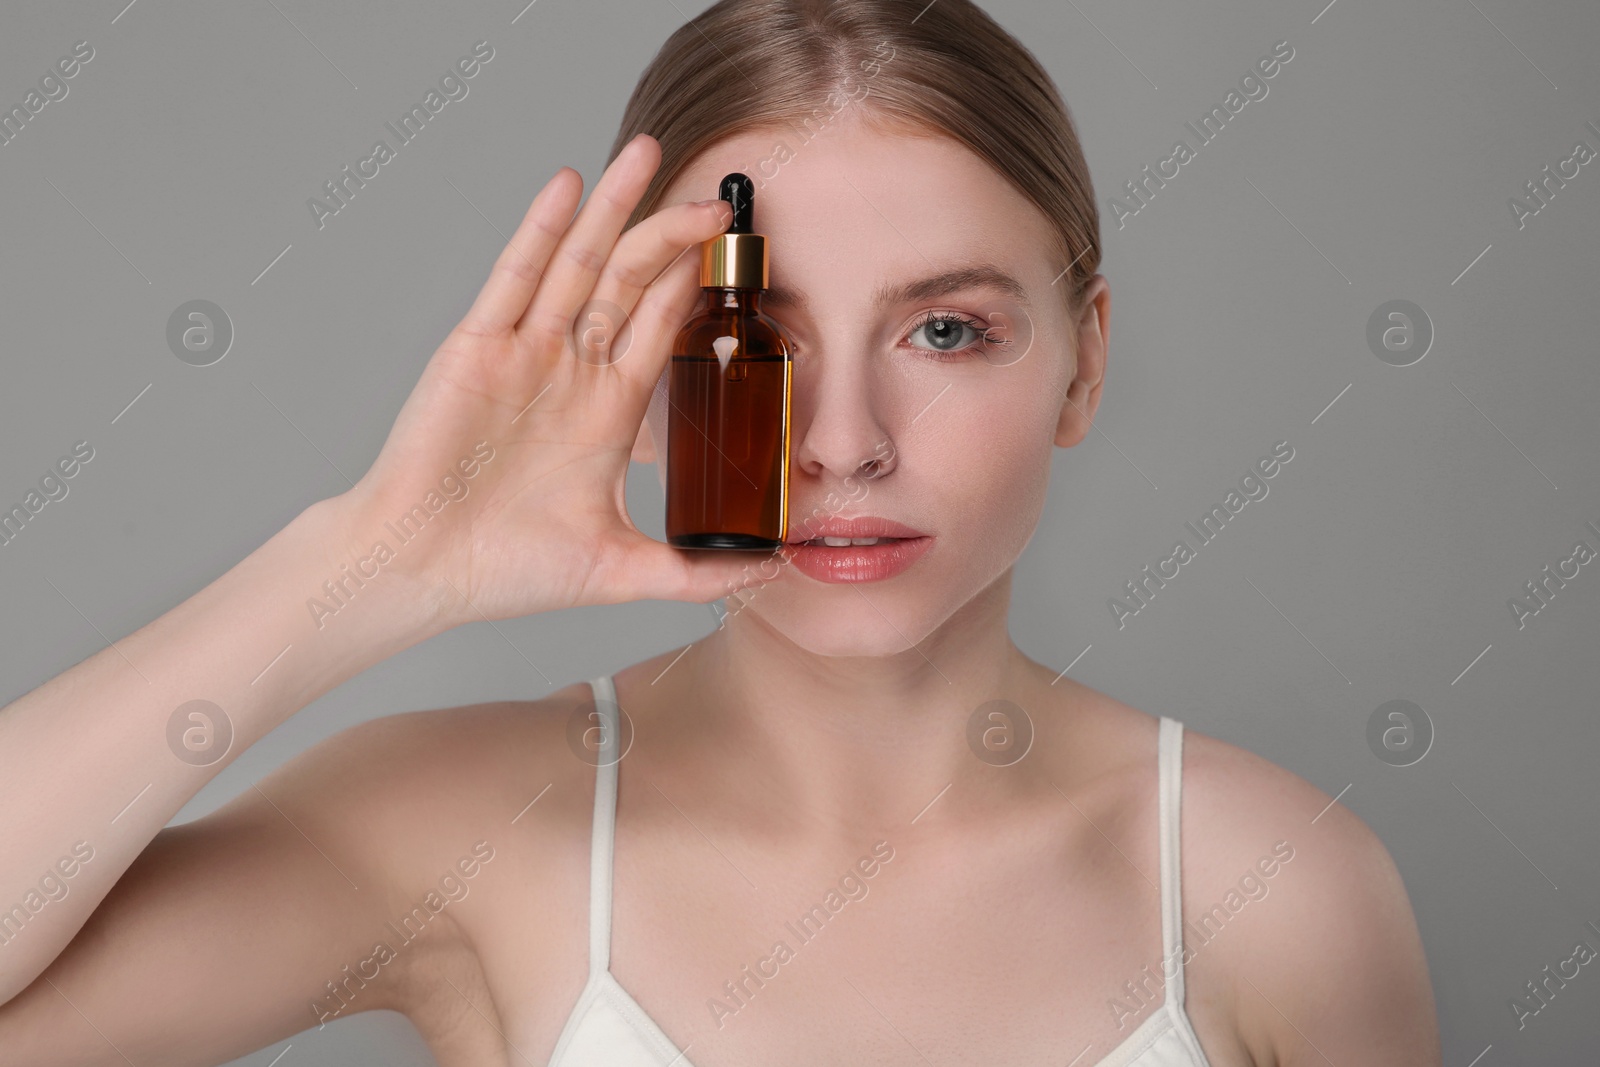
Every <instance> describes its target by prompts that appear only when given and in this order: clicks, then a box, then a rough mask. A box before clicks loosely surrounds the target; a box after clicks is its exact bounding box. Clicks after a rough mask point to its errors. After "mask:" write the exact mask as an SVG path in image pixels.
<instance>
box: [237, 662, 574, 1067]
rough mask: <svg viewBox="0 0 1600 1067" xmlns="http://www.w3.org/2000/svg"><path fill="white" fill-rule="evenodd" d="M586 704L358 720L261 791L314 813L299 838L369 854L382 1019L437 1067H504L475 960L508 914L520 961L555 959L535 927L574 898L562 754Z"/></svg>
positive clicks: (568, 699) (567, 779) (528, 703)
mask: <svg viewBox="0 0 1600 1067" xmlns="http://www.w3.org/2000/svg"><path fill="white" fill-rule="evenodd" d="M588 696H589V690H588V687H587V685H586V684H585V683H581V682H580V683H577V684H575V685H570V686H566V687H564V688H562V689H560V690H557V691H555V692H553V693H551V694H549V695H547V696H545V697H543V698H540V699H536V700H525V701H498V702H488V703H481V704H468V705H461V706H456V707H445V708H434V709H426V710H418V711H407V712H400V713H396V714H391V715H385V716H382V717H379V718H375V719H370V720H367V721H365V722H362V723H359V724H357V725H355V726H351V727H349V728H347V729H345V730H342V731H340V732H339V733H337V734H335V735H333V736H331V737H329V738H327V739H326V740H324V741H322V742H321V743H319V744H318V745H316V746H314V747H313V748H312V749H310V750H308V751H307V752H305V753H303V754H301V755H300V756H299V757H297V758H296V759H295V760H293V761H291V762H290V763H289V764H287V765H286V766H285V767H283V768H281V769H280V770H279V771H277V772H275V774H273V775H271V776H269V777H268V779H267V780H265V781H263V783H262V789H263V790H264V791H265V793H266V795H268V796H276V795H278V794H279V793H282V794H284V795H289V796H293V797H294V798H295V800H294V806H295V807H296V808H298V809H301V810H302V811H305V812H312V811H318V812H322V813H323V814H321V815H318V816H315V817H314V818H313V819H312V822H311V823H310V824H308V829H307V832H308V833H309V834H310V835H311V836H312V837H313V838H315V837H316V836H317V831H316V830H315V829H313V828H312V827H314V826H322V827H324V828H325V829H326V831H327V832H328V833H329V834H330V836H331V837H332V838H333V839H335V840H338V841H341V842H350V841H356V840H359V841H361V842H363V845H362V846H361V847H362V848H364V849H366V850H368V851H369V852H370V853H371V858H370V860H369V862H367V863H366V864H365V866H366V867H367V868H368V869H377V870H381V871H382V872H383V874H384V882H385V884H383V885H382V886H381V887H379V888H378V890H377V891H378V894H379V899H378V900H375V901H374V904H373V908H372V910H371V912H370V913H371V915H372V917H373V921H374V922H375V923H377V924H378V925H376V926H375V927H374V939H375V941H376V942H377V943H378V944H381V945H382V946H384V947H386V948H387V949H388V950H389V951H387V952H386V953H384V954H383V955H382V957H381V958H379V959H377V960H376V961H375V962H374V963H373V965H372V966H371V967H370V968H369V971H372V970H376V971H379V972H380V973H381V974H382V975H383V976H384V977H383V979H382V983H381V984H383V985H385V986H387V992H386V996H385V998H384V1000H385V1003H384V1004H383V1006H388V1007H393V1008H394V1009H395V1010H398V1011H400V1012H402V1013H404V1014H405V1015H406V1016H408V1017H409V1018H410V1019H411V1021H412V1022H413V1024H414V1025H416V1026H417V1028H418V1030H419V1031H420V1032H421V1033H422V1034H423V1035H424V1037H426V1038H427V1040H428V1042H429V1044H430V1047H431V1048H432V1049H433V1051H434V1054H435V1056H436V1057H439V1058H440V1061H441V1062H456V1061H458V1059H459V1061H460V1062H496V1059H495V1057H498V1056H499V1055H501V1053H500V1050H499V1049H498V1047H496V1046H495V1045H494V1042H493V1039H492V1033H493V1027H491V1026H487V1025H486V1024H485V1019H487V1020H488V1021H489V1022H490V1023H492V1024H493V1026H495V1027H500V1028H501V1029H504V1021H503V1020H500V1019H499V1018H498V1017H497V1016H496V1013H495V1009H494V1006H493V1005H494V998H493V997H492V996H491V995H490V984H489V980H488V974H487V969H486V957H485V952H484V949H485V947H486V946H488V945H490V944H491V943H492V941H493V940H494V938H495V937H496V936H497V935H500V934H502V933H503V931H504V930H505V928H506V927H507V925H508V924H507V922H506V921H505V917H506V916H507V914H508V909H512V912H511V913H512V914H515V915H516V916H517V917H518V919H519V922H520V928H519V936H522V937H525V938H527V939H528V940H529V942H531V943H530V944H528V945H527V946H526V947H527V949H529V950H530V951H529V952H528V955H529V957H530V958H534V959H540V958H545V956H546V954H547V953H548V954H549V955H551V956H559V953H556V952H552V951H550V950H551V949H552V946H551V945H548V944H543V943H539V942H540V938H541V937H542V936H543V935H544V934H545V933H546V931H544V930H542V929H540V927H539V925H538V918H539V916H541V915H544V914H547V913H549V912H552V911H555V912H559V911H561V910H562V909H561V908H559V907H555V908H548V907H541V906H540V905H541V904H545V905H548V904H557V905H559V904H560V903H562V902H563V900H562V899H559V898H562V897H563V894H567V895H570V894H571V893H573V892H574V889H573V887H574V886H577V887H579V889H580V890H581V887H583V886H584V885H586V884H587V874H586V871H587V866H586V864H587V858H588V853H587V848H588V835H589V823H590V818H591V813H592V797H593V781H594V776H593V768H592V766H589V765H587V764H586V763H585V762H584V761H583V760H581V759H580V758H578V756H577V755H576V754H575V753H574V750H573V749H572V748H571V747H570V746H569V744H568V740H567V738H568V733H569V724H570V723H571V721H572V719H573V716H574V715H576V714H581V713H582V707H583V705H584V702H585V700H586V699H587V698H588ZM334 822H337V824H338V826H337V828H335V827H334V826H333V823H334ZM341 847H343V846H341ZM541 896H543V897H544V899H543V900H541ZM556 936H557V937H559V936H560V935H559V934H557V935H556ZM530 973H531V977H527V980H528V981H529V982H531V983H532V984H533V986H534V987H537V986H538V984H539V975H538V973H537V971H533V972H530ZM525 977H526V976H525ZM447 983H448V984H447ZM452 987H453V988H452ZM368 1003H370V1004H373V1005H374V1006H377V998H376V997H373V998H371V999H370V1000H369V1001H368ZM330 1004H331V1005H334V1006H335V1007H337V1004H335V1002H334V1001H333V1000H332V999H330ZM353 1010H360V1008H359V1007H355V1008H354V1009H353ZM475 1057H487V1058H481V1059H479V1058H475Z"/></svg>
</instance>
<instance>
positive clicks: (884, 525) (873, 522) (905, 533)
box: [786, 515, 926, 545]
mask: <svg viewBox="0 0 1600 1067" xmlns="http://www.w3.org/2000/svg"><path fill="white" fill-rule="evenodd" d="M923 536H926V535H924V534H923V532H922V531H921V530H916V529H912V528H911V527H910V526H907V525H906V524H905V523H903V522H895V521H894V520H893V519H885V518H880V517H878V516H876V515H864V516H861V517H860V518H855V519H838V518H831V519H827V520H824V521H823V522H816V523H803V524H802V525H801V527H800V528H799V529H795V530H791V531H789V536H788V538H787V539H786V540H787V542H788V543H789V544H792V545H795V544H802V543H805V542H807V541H821V539H822V538H824V537H834V538H838V537H850V538H856V537H878V538H895V539H896V540H910V539H913V538H917V537H923Z"/></svg>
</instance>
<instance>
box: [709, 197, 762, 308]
mask: <svg viewBox="0 0 1600 1067" xmlns="http://www.w3.org/2000/svg"><path fill="white" fill-rule="evenodd" d="M717 196H718V199H721V200H726V201H727V202H728V206H730V207H731V208H733V220H732V221H731V222H730V223H729V224H728V227H727V229H725V230H723V231H722V232H721V233H719V234H717V235H716V236H715V237H713V238H711V240H709V241H707V242H705V243H704V244H703V245H702V246H701V250H700V287H701V288H702V289H765V288H766V287H767V239H766V237H764V236H762V235H761V234H759V233H756V232H755V231H754V230H753V229H751V221H752V219H753V216H754V214H755V199H756V186H755V183H754V182H752V181H751V180H750V179H749V178H748V177H746V176H745V175H743V174H740V173H738V172H737V171H736V172H734V173H733V174H729V175H727V176H725V177H724V178H723V179H722V184H721V185H720V187H719V190H718V193H717Z"/></svg>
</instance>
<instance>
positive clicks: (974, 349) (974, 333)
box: [794, 311, 1014, 363]
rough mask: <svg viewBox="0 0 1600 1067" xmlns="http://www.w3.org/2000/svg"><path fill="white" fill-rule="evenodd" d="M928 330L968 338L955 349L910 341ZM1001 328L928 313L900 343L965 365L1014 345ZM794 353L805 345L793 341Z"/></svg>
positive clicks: (951, 314)
mask: <svg viewBox="0 0 1600 1067" xmlns="http://www.w3.org/2000/svg"><path fill="white" fill-rule="evenodd" d="M929 327H933V328H934V329H935V330H937V331H942V332H944V333H946V334H948V333H949V332H950V331H952V330H953V331H955V332H957V333H959V334H964V335H965V336H966V338H967V339H966V343H965V344H961V345H959V346H958V347H955V348H936V347H933V346H932V345H931V344H918V343H916V342H915V341H913V340H912V338H914V337H916V336H917V334H918V333H919V332H921V331H923V330H924V329H927V328H929ZM1004 329H1005V327H1004V326H1001V325H994V326H991V325H989V324H988V323H986V322H984V321H983V320H982V319H978V318H974V317H973V316H971V315H963V314H960V313H957V312H952V311H930V312H928V313H926V314H924V315H923V316H922V317H920V318H919V319H917V321H916V322H915V323H913V324H912V326H911V328H910V330H908V331H907V332H906V333H905V335H904V336H903V337H902V341H904V342H909V343H910V345H911V347H912V348H913V349H915V350H916V351H917V353H918V354H920V355H922V356H925V357H926V358H928V359H931V360H933V361H934V362H936V363H964V362H967V361H970V360H974V359H978V358H984V359H987V358H988V357H989V356H990V355H991V354H993V353H995V352H998V351H1001V350H1003V349H1005V348H1007V347H1008V346H1010V345H1011V344H1013V343H1014V342H1013V341H1012V340H1011V339H1010V338H1007V337H1003V336H998V334H999V333H1000V332H1001V331H1003V330H1004ZM925 340H931V338H927V339H925ZM794 351H795V353H796V354H797V355H798V354H801V353H803V352H804V351H805V346H804V345H802V344H800V343H799V342H795V344H794Z"/></svg>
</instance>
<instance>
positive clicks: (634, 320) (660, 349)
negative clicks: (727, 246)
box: [611, 246, 704, 413]
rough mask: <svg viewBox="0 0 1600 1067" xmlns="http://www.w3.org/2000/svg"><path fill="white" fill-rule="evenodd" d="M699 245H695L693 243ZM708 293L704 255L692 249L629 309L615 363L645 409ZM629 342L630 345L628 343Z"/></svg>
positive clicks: (614, 358) (630, 390) (669, 265)
mask: <svg viewBox="0 0 1600 1067" xmlns="http://www.w3.org/2000/svg"><path fill="white" fill-rule="evenodd" d="M692 247H693V246H691V249H692ZM703 296H704V290H702V289H701V288H700V257H699V256H698V255H696V254H694V252H693V251H692V250H685V253H684V254H683V255H681V256H679V257H678V258H677V259H675V260H673V261H672V262H671V263H670V264H668V265H667V267H666V269H665V270H663V271H661V273H660V274H659V275H658V276H657V277H656V279H655V280H654V281H653V282H651V283H650V284H649V285H648V286H646V287H645V289H644V291H643V293H642V294H641V295H640V297H639V299H638V301H637V302H636V303H635V304H634V306H633V307H632V309H630V310H629V311H628V313H627V314H628V318H627V327H628V329H627V332H626V333H625V334H624V335H623V336H622V338H621V340H620V342H619V344H618V346H617V350H616V351H614V352H613V361H612V363H611V366H612V368H613V369H614V370H615V371H616V373H617V374H618V375H619V376H620V377H621V378H622V379H623V380H624V381H625V382H626V386H625V388H626V392H627V393H628V395H629V399H630V400H631V401H634V402H636V403H635V404H632V405H629V407H630V410H631V408H632V407H633V406H637V407H638V408H639V410H640V412H641V413H642V412H643V410H644V406H645V405H647V404H648V403H649V398H650V393H651V391H652V390H654V389H655V386H656V382H657V380H659V379H660V377H661V372H662V371H663V370H664V369H665V368H666V365H667V360H668V359H669V358H670V357H671V355H672V346H673V343H674V342H675V341H676V340H677V337H678V331H679V330H681V329H682V328H683V324H684V323H685V322H687V321H688V319H689V316H690V315H692V314H693V313H694V309H695V306H696V305H697V304H698V303H699V302H700V300H701V299H702V298H703ZM623 345H626V347H623Z"/></svg>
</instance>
